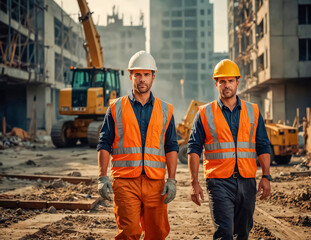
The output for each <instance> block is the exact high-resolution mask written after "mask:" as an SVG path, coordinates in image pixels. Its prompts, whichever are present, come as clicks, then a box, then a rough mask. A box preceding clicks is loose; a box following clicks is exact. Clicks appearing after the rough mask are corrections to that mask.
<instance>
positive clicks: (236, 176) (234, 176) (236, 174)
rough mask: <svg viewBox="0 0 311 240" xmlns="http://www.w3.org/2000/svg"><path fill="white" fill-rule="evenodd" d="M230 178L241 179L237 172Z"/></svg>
mask: <svg viewBox="0 0 311 240" xmlns="http://www.w3.org/2000/svg"><path fill="white" fill-rule="evenodd" d="M232 177H233V178H238V177H241V175H240V173H239V172H233V174H232Z"/></svg>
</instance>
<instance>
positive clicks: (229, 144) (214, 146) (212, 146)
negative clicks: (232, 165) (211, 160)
mask: <svg viewBox="0 0 311 240" xmlns="http://www.w3.org/2000/svg"><path fill="white" fill-rule="evenodd" d="M204 147H205V150H208V151H210V150H217V149H227V148H235V144H234V142H223V143H213V144H205V145H204Z"/></svg>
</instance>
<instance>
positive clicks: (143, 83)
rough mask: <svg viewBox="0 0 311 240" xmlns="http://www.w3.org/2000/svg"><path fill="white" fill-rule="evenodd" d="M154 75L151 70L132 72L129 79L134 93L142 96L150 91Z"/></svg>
mask: <svg viewBox="0 0 311 240" xmlns="http://www.w3.org/2000/svg"><path fill="white" fill-rule="evenodd" d="M154 77H155V75H154V74H152V71H151V70H133V71H132V73H131V74H130V79H131V81H132V84H133V90H134V93H137V94H144V93H147V92H149V91H150V88H151V86H152V83H153V80H154Z"/></svg>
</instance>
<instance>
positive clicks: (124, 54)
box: [96, 7, 146, 95]
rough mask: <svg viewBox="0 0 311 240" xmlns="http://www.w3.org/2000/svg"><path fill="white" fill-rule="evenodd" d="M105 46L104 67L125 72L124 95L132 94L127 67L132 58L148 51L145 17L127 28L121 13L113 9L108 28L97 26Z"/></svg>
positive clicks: (122, 79) (141, 17) (122, 83)
mask: <svg viewBox="0 0 311 240" xmlns="http://www.w3.org/2000/svg"><path fill="white" fill-rule="evenodd" d="M96 28H97V31H98V33H99V35H100V41H101V45H102V46H103V55H104V65H105V66H106V67H111V68H118V69H121V70H124V74H125V75H124V76H123V77H122V76H121V91H122V95H123V94H127V93H130V92H131V89H132V86H131V82H130V80H129V77H128V72H127V66H128V62H129V60H130V58H131V56H132V55H133V54H134V53H136V52H138V51H140V50H145V49H146V28H145V27H144V15H143V14H141V16H140V21H139V24H138V25H133V24H132V23H131V25H129V26H126V25H124V23H123V16H122V18H120V17H119V13H118V12H115V7H114V8H113V12H112V15H108V16H107V26H96Z"/></svg>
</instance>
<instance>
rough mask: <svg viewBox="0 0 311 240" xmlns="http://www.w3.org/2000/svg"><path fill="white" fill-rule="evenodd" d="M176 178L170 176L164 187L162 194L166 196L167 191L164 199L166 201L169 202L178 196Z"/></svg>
mask: <svg viewBox="0 0 311 240" xmlns="http://www.w3.org/2000/svg"><path fill="white" fill-rule="evenodd" d="M176 182H177V181H176V180H175V179H173V178H168V179H167V180H166V183H165V185H164V188H163V192H162V193H161V196H164V195H165V194H166V193H167V196H166V198H165V199H164V203H165V204H168V203H170V202H171V201H173V200H174V198H175V196H176Z"/></svg>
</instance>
